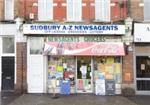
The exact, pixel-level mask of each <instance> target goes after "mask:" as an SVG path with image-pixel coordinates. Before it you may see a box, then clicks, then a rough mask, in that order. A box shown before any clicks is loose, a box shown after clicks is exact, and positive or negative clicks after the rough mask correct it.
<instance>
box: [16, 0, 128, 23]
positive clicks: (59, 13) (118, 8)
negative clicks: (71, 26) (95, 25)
mask: <svg viewBox="0 0 150 105" xmlns="http://www.w3.org/2000/svg"><path fill="white" fill-rule="evenodd" d="M18 1H19V2H18V6H17V7H18V8H19V10H18V13H19V16H21V17H25V18H26V19H29V14H30V13H34V14H35V20H37V16H38V7H37V6H34V5H33V4H34V3H38V0H18ZM119 1H120V0H111V3H115V6H112V7H111V19H112V20H113V21H118V20H122V19H125V18H126V0H123V5H120V4H119ZM54 3H57V6H54V8H53V10H54V14H53V16H54V17H53V18H54V20H55V21H64V20H65V19H66V6H62V4H63V3H66V0H54ZM83 3H86V6H82V19H83V20H86V21H91V20H93V19H94V17H95V7H94V6H91V3H94V0H83Z"/></svg>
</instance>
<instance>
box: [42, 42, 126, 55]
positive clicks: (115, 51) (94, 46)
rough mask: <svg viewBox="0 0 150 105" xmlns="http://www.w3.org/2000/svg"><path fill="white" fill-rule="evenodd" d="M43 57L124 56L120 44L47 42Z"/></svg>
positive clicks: (122, 47)
mask: <svg viewBox="0 0 150 105" xmlns="http://www.w3.org/2000/svg"><path fill="white" fill-rule="evenodd" d="M43 54H44V55H73V56H124V55H125V51H124V45H123V43H121V42H114V43H113V42H47V43H45V46H44V52H43Z"/></svg>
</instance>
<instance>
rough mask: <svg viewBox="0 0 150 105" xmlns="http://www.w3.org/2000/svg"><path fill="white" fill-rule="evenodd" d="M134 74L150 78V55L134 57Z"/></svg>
mask: <svg viewBox="0 0 150 105" xmlns="http://www.w3.org/2000/svg"><path fill="white" fill-rule="evenodd" d="M136 75H137V77H139V78H150V57H149V56H137V57H136Z"/></svg>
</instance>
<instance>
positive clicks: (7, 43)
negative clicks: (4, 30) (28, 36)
mask: <svg viewBox="0 0 150 105" xmlns="http://www.w3.org/2000/svg"><path fill="white" fill-rule="evenodd" d="M2 46H3V49H2V52H3V53H14V51H15V48H14V38H10V37H3V38H2Z"/></svg>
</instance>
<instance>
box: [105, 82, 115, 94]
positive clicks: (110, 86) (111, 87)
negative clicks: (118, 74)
mask: <svg viewBox="0 0 150 105" xmlns="http://www.w3.org/2000/svg"><path fill="white" fill-rule="evenodd" d="M105 85H106V95H114V94H115V81H114V80H106V82H105Z"/></svg>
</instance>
